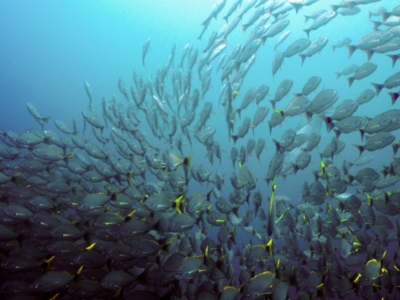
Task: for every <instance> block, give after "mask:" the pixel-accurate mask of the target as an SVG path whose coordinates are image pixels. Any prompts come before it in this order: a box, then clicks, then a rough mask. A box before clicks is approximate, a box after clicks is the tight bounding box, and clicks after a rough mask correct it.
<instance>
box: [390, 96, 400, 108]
mask: <svg viewBox="0 0 400 300" xmlns="http://www.w3.org/2000/svg"><path fill="white" fill-rule="evenodd" d="M399 94H400V93H389V96H390V98H391V99H392V105H394V104H395V103H396V100H397V99H398V98H399Z"/></svg>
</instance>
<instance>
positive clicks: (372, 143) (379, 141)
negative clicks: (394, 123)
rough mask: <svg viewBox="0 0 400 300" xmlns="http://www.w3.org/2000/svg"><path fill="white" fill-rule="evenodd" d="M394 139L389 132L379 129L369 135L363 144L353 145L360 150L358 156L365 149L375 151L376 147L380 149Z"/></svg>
mask: <svg viewBox="0 0 400 300" xmlns="http://www.w3.org/2000/svg"><path fill="white" fill-rule="evenodd" d="M394 140H395V136H394V135H393V134H391V133H390V132H386V131H380V132H377V133H374V134H372V135H371V137H370V138H369V139H368V141H367V143H366V144H365V145H362V146H361V145H355V146H356V148H357V149H358V150H359V151H360V156H361V154H362V153H363V152H364V150H367V151H375V150H378V149H382V148H384V147H386V146H388V145H390V144H391V143H393V142H394Z"/></svg>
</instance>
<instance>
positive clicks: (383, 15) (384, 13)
mask: <svg viewBox="0 0 400 300" xmlns="http://www.w3.org/2000/svg"><path fill="white" fill-rule="evenodd" d="M381 16H382V22H385V21H386V20H387V19H388V18H389V17H390V13H388V12H386V11H385V12H381Z"/></svg>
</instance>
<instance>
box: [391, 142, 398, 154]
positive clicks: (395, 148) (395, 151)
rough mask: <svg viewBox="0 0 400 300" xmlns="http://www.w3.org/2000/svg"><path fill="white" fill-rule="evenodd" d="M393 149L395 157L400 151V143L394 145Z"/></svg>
mask: <svg viewBox="0 0 400 300" xmlns="http://www.w3.org/2000/svg"><path fill="white" fill-rule="evenodd" d="M392 148H393V155H396V153H397V150H399V148H400V142H397V143H394V144H392Z"/></svg>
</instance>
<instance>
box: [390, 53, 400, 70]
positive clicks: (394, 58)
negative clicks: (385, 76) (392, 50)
mask: <svg viewBox="0 0 400 300" xmlns="http://www.w3.org/2000/svg"><path fill="white" fill-rule="evenodd" d="M387 56H388V57H389V58H391V59H392V68H393V67H394V65H395V64H396V61H397V59H398V58H399V57H400V56H399V54H393V55H390V54H389V55H387Z"/></svg>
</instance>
